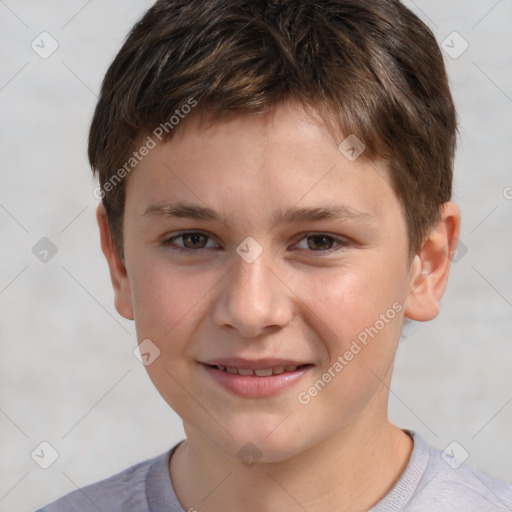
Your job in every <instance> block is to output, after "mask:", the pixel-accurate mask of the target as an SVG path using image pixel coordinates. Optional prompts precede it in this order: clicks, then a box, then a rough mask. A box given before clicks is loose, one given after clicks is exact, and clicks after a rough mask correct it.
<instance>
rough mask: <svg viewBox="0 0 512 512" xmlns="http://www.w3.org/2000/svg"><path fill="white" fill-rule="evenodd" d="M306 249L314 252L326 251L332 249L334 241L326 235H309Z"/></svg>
mask: <svg viewBox="0 0 512 512" xmlns="http://www.w3.org/2000/svg"><path fill="white" fill-rule="evenodd" d="M307 238H308V247H309V248H310V249H312V250H315V251H328V250H329V249H331V248H332V246H333V242H334V239H333V238H332V237H330V236H327V235H310V236H308V237H307Z"/></svg>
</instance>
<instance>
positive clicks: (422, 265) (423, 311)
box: [404, 202, 460, 322]
mask: <svg viewBox="0 0 512 512" xmlns="http://www.w3.org/2000/svg"><path fill="white" fill-rule="evenodd" d="M459 234H460V210H459V207H458V206H457V205H456V204H455V203H452V202H448V203H445V204H444V205H443V206H442V207H441V216H440V220H439V222H438V224H437V225H436V226H435V227H434V228H433V229H432V231H431V232H430V234H429V235H428V237H427V238H426V240H425V241H424V243H423V246H422V248H421V250H420V252H419V253H418V254H417V255H416V256H415V257H414V261H413V263H412V265H411V269H410V288H409V294H408V296H407V299H406V301H405V311H404V314H405V316H406V317H407V318H410V319H411V320H417V321H420V322H425V321H428V320H432V319H434V318H435V317H436V316H437V315H438V313H439V302H440V300H441V297H442V296H443V294H444V291H445V289H446V284H447V282H448V276H449V273H450V266H451V260H452V257H453V254H454V253H455V251H456V248H457V242H458V239H459Z"/></svg>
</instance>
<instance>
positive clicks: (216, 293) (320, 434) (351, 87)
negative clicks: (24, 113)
mask: <svg viewBox="0 0 512 512" xmlns="http://www.w3.org/2000/svg"><path fill="white" fill-rule="evenodd" d="M455 133H456V120H455V111H454V106H453V102H452V98H451V95H450V91H449V88H448V84H447V78H446V73H445V69H444V65H443V61H442V56H441V54H440V51H439V48H438V46H437V44H436V42H435V39H434V37H433V35H432V34H431V33H430V31H429V30H428V28H427V27H426V26H425V25H424V24H423V23H422V22H421V21H420V20H419V19H418V18H417V17H416V16H415V15H413V14H412V13H411V12H410V11H409V10H407V9H406V8H405V7H404V6H402V5H401V4H400V3H399V2H397V1H394V0H377V1H372V2H370V1H363V0H331V1H320V0H317V1H313V0H309V1H307V0H280V1H279V0H264V1H263V0H262V1H251V0H233V1H231V0H230V1H227V0H222V1H220V0H216V1H210V2H204V1H200V0H161V1H158V2H157V3H156V4H155V5H154V6H153V7H152V8H151V9H150V10H149V11H148V12H147V13H146V15H145V16H144V17H143V18H142V19H141V21H140V22H139V23H137V25H136V26H135V27H134V29H133V30H132V32H131V34H130V36H129V37H128V39H127V41H126V43H125V44H124V46H123V48H122V49H121V50H120V52H119V54H118V55H117V57H116V58H115V60H114V62H113V64H112V65H111V67H110V69H109V71H108V73H107V75H106V77H105V81H104V83H103V86H102V92H101V97H100V99H99V103H98V106H97V108H96V112H95V115H94V119H93V122H92V126H91V133H90V139H89V157H90V161H91V164H92V167H93V169H94V170H95V171H97V172H98V173H99V176H100V185H101V186H100V188H99V189H98V196H99V197H101V198H102V203H101V204H100V206H99V207H98V210H97V219H98V224H99V228H100V235H101V245H102V249H103V252H104V254H105V256H106V259H107V262H108V265H109V269H110V273H111V278H112V284H113V288H114V292H115V304H116V308H117V310H118V312H119V313H120V314H121V315H123V316H124V317H126V318H128V319H133V320H135V323H136V330H137V339H138V340H139V344H140V345H139V347H140V351H141V356H142V359H143V361H144V362H145V364H146V367H147V370H148V373H149V376H150V378H151V379H152V381H153V382H154V384H155V386H156V387H157V389H158V391H159V392H160V393H161V395H162V396H163V398H164V399H165V400H166V401H167V402H168V403H169V405H170V406H171V407H172V408H173V409H174V410H175V411H176V412H177V413H178V414H179V415H180V416H181V418H182V420H183V423H184V428H185V432H186V440H185V441H183V442H181V443H179V444H178V445H177V446H175V447H173V448H172V449H171V450H170V451H168V452H166V453H164V454H162V455H161V456H159V457H157V458H155V459H152V460H149V461H145V462H142V463H140V464H138V465H136V466H134V467H132V468H129V469H128V470H126V471H124V472H122V473H120V474H118V475H115V476H113V477H111V478H110V479H107V480H105V481H103V482H99V483H97V484H94V485H92V486H89V487H86V488H84V489H81V490H79V491H76V492H74V493H71V494H70V495H68V496H66V497H64V498H61V499H60V500H58V501H57V502H55V503H54V504H52V505H49V506H47V507H45V508H43V509H41V510H43V511H46V512H59V511H66V512H68V511H71V510H76V511H80V512H82V511H89V510H91V511H92V510H100V511H104V512H107V511H108V512H114V511H121V510H122V511H133V512H135V511H137V512H144V511H153V512H154V511H172V512H183V511H185V510H186V511H189V512H190V511H199V512H217V511H226V510H228V511H231V510H244V511H249V512H252V511H258V512H261V511H265V512H274V511H276V512H277V511H290V512H291V511H300V510H303V511H304V510H306V511H308V512H317V511H320V510H336V511H351V512H359V511H361V512H363V511H368V510H371V511H372V512H384V511H407V512H413V511H414V512H419V511H427V510H432V511H436V512H443V511H454V510H457V511H465V512H467V511H475V512H476V511H478V512H482V511H489V512H491V511H498V510H512V508H511V507H512V490H511V487H510V486H509V485H507V484H505V483H503V482H499V481H496V480H493V479H491V478H490V477H488V476H486V475H484V474H482V473H479V472H477V471H475V470H473V469H471V468H470V467H469V466H467V465H466V464H463V465H461V466H460V467H458V469H457V470H454V469H452V468H451V467H450V466H449V465H448V464H446V463H445V461H443V460H442V458H441V454H440V452H439V451H437V450H434V449H432V448H430V447H429V446H427V445H426V444H425V442H424V441H423V440H422V439H421V437H420V436H419V435H418V434H417V433H414V432H409V431H404V430H401V429H399V428H398V427H396V426H394V425H392V424H391V423H390V422H389V421H388V418H387V401H388V394H389V383H390V379H391V374H392V369H393V360H394V356H395V352H396V349H397V344H398V341H399V338H400V333H401V330H402V327H403V323H404V321H405V319H406V318H409V319H413V320H418V321H427V320H431V319H433V318H434V317H435V316H436V315H437V313H438V311H439V301H440V299H441V296H442V295H443V293H444V290H445V287H446V283H447V279H448V274H449V270H450V256H451V255H453V253H454V251H455V249H456V245H457V238H458V235H459V229H460V213H459V210H458V208H457V206H456V205H455V204H454V203H452V202H451V201H450V198H451V187H452V164H453V153H454V148H455Z"/></svg>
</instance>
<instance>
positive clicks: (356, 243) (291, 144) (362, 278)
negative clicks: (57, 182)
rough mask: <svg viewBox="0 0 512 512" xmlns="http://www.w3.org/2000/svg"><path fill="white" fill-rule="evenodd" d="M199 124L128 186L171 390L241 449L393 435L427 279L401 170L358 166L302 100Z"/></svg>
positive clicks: (218, 436) (269, 450)
mask: <svg viewBox="0 0 512 512" xmlns="http://www.w3.org/2000/svg"><path fill="white" fill-rule="evenodd" d="M187 123H188V124H187V126H186V129H185V130H184V132H183V134H181V135H179V136H177V137H175V138H174V139H173V140H171V141H170V142H167V143H165V144H161V145H159V146H157V147H156V148H154V149H152V150H151V151H150V152H149V154H148V155H147V156H146V157H145V158H144V159H143V160H142V161H141V162H140V164H139V165H138V167H137V168H136V169H135V170H134V171H133V173H132V175H131V176H130V179H129V181H128V183H127V190H126V208H125V217H124V248H125V267H126V280H127V282H128V286H127V287H125V288H124V292H122V293H125V294H127V295H129V299H126V300H128V301H129V302H130V307H131V308H132V310H133V315H134V317H135V321H136V330H137V337H138V340H139V343H140V342H141V341H143V340H147V339H148V340H151V345H149V346H151V347H153V349H152V350H154V351H155V352H154V354H157V353H158V350H159V351H160V353H159V356H158V357H157V358H156V359H155V360H154V361H153V362H152V363H151V364H150V365H148V366H147V370H148V372H149V375H150V377H151V379H152V381H153V382H154V384H155V386H156V387H157V389H158V390H159V392H160V393H161V395H162V396H163V397H164V399H165V400H166V401H167V402H168V403H169V405H170V406H171V407H172V408H173V409H174V410H175V411H176V412H177V413H178V414H179V415H180V416H181V418H182V419H183V421H184V425H185V429H186V431H187V435H188V437H189V439H190V438H191V437H192V438H194V436H195V438H196V439H197V440H198V442H199V440H201V442H208V443H210V444H211V445H213V446H215V447H217V448H218V449H220V450H222V451H223V452H224V453H226V454H229V455H231V456H236V454H237V452H238V451H239V450H240V449H241V448H242V447H243V446H244V445H246V443H248V442H251V443H253V444H254V445H255V446H256V447H257V448H258V450H259V451H260V452H261V454H262V456H263V460H268V461H277V460H285V459H286V458H289V457H291V456H293V455H296V454H299V453H301V452H303V451H305V450H307V449H308V448H311V447H313V446H315V445H317V444H319V443H322V442H323V441H326V440H327V439H329V438H333V436H337V435H340V434H341V433H346V432H349V431H350V430H351V429H354V428H363V429H366V428H371V429H374V428H378V426H379V425H380V424H382V422H385V421H386V407H387V387H386V386H385V385H384V384H383V382H389V377H390V373H391V369H392V362H393V359H394V354H395V350H396V347H397V343H398V339H399V336H400V332H401V327H402V323H403V318H404V313H403V305H404V304H405V301H406V299H407V294H408V292H409V290H410V282H411V275H410V268H409V265H408V244H407V235H406V225H405V220H404V216H403V213H402V210H401V206H400V203H399V201H398V199H397V197H396V195H395V193H394V191H393V189H392V187H391V185H390V179H389V175H388V172H387V169H386V164H385V162H379V161H373V162H370V161H368V160H365V159H364V158H363V157H364V153H363V156H361V157H359V158H357V159H356V160H354V161H351V160H349V159H348V158H347V157H346V155H345V154H343V153H342V152H341V151H340V150H339V149H338V145H339V143H340V142H341V140H342V139H340V140H335V139H334V138H333V137H331V136H330V135H329V133H328V131H327V130H326V129H325V127H323V125H322V124H321V123H320V122H318V121H315V120H314V119H312V118H311V117H309V116H308V115H307V114H306V113H305V112H304V111H303V110H302V109H301V108H300V107H299V106H298V105H295V104H293V103H289V104H283V105H281V106H279V107H277V108H276V110H275V112H274V113H273V115H272V116H270V115H264V116H249V115H244V116H239V117H236V118H233V119H230V120H228V121H222V122H215V123H213V125H211V126H208V127H205V126H202V125H200V124H199V121H198V119H197V118H190V119H188V120H187ZM347 154H349V155H350V153H347ZM350 156H351V155H350ZM146 343H148V342H146ZM153 344H154V345H153ZM154 346H156V348H157V349H158V350H157V349H156V348H155V347H154ZM150 352H151V351H150Z"/></svg>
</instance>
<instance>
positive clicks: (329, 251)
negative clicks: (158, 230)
mask: <svg viewBox="0 0 512 512" xmlns="http://www.w3.org/2000/svg"><path fill="white" fill-rule="evenodd" d="M185 235H203V236H205V237H207V238H208V240H207V242H206V243H208V241H209V240H211V239H212V237H211V236H210V235H207V234H206V233H203V232H202V231H183V232H181V233H178V234H175V235H173V236H171V237H169V238H167V239H165V240H164V241H163V245H165V246H167V247H168V248H169V249H171V250H173V251H178V252H181V253H189V254H190V253H194V252H197V253H199V252H200V251H203V250H207V249H215V247H201V248H199V249H191V248H189V247H179V246H172V245H171V244H172V243H173V242H174V240H177V239H179V238H183V237H184V236H185ZM311 236H318V237H320V236H324V237H326V238H329V239H331V240H333V241H334V242H335V243H337V244H338V246H335V247H331V248H330V249H326V250H320V251H314V250H307V249H304V250H306V251H307V252H311V253H313V254H314V253H317V254H318V255H319V256H324V255H327V254H332V253H334V252H336V251H339V250H340V249H343V248H345V247H347V246H348V245H349V241H348V240H347V239H346V238H341V237H337V236H333V235H329V234H327V233H315V232H313V233H306V234H304V236H303V237H302V238H301V239H300V240H299V241H298V242H297V243H299V242H301V241H302V240H304V239H307V238H308V237H311Z"/></svg>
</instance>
